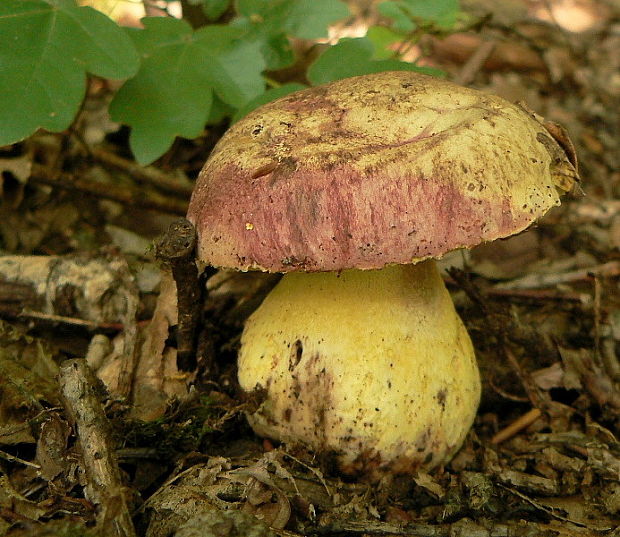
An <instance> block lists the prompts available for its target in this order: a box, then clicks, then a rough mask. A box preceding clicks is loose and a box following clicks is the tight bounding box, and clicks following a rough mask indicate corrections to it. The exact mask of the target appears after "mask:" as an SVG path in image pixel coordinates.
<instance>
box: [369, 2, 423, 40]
mask: <svg viewBox="0 0 620 537" xmlns="http://www.w3.org/2000/svg"><path fill="white" fill-rule="evenodd" d="M377 9H378V10H379V13H381V15H383V16H384V17H387V18H388V19H392V28H393V29H394V30H395V31H397V32H400V33H403V34H408V33H411V32H413V31H414V30H415V29H416V28H417V24H416V23H415V22H413V21H412V20H411V16H410V14H409V13H408V11H407V10H406V9H404V8H403V6H402V2H392V1H387V2H381V3H380V4H379V6H378V8H377Z"/></svg>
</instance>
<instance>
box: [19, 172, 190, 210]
mask: <svg viewBox="0 0 620 537" xmlns="http://www.w3.org/2000/svg"><path fill="white" fill-rule="evenodd" d="M29 181H30V182H32V183H40V184H44V185H50V186H53V187H57V188H63V189H65V190H75V191H78V192H84V193H87V194H92V195H94V196H97V197H100V198H105V199H109V200H113V201H117V202H119V203H122V204H124V205H128V206H130V207H141V208H143V209H153V210H155V211H160V212H163V213H170V214H178V215H184V214H185V213H186V212H187V201H185V200H179V199H175V198H173V197H171V196H169V195H168V196H165V195H163V194H159V193H157V192H153V191H149V190H145V189H141V188H135V187H128V186H122V187H120V186H117V185H115V184H113V183H100V182H96V181H89V180H87V179H82V178H80V177H77V176H76V175H73V174H69V173H66V172H61V171H58V170H54V169H51V168H48V167H46V166H41V165H40V164H35V163H33V164H32V175H31V176H30V179H29Z"/></svg>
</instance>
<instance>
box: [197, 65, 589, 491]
mask: <svg viewBox="0 0 620 537" xmlns="http://www.w3.org/2000/svg"><path fill="white" fill-rule="evenodd" d="M577 180H578V176H577V171H576V162H575V158H574V151H573V150H572V146H571V144H570V141H569V140H568V138H567V136H566V135H565V133H564V131H563V130H562V129H561V127H559V126H557V125H554V124H547V123H543V122H542V120H541V118H540V117H538V116H536V115H535V114H533V113H532V112H530V111H529V110H527V109H526V108H524V107H523V106H520V105H514V104H511V103H509V102H507V101H505V100H503V99H501V98H499V97H496V96H492V95H486V94H484V93H481V92H479V91H475V90H472V89H467V88H463V87H460V86H457V85H455V84H452V83H450V82H446V81H444V80H440V79H436V78H432V77H428V76H424V75H421V74H417V73H412V72H384V73H379V74H372V75H366V76H360V77H354V78H349V79H345V80H340V81H337V82H333V83H330V84H327V85H324V86H319V87H314V88H310V89H306V90H302V91H299V92H295V93H292V94H290V95H288V96H286V97H284V98H281V99H279V100H277V101H274V102H272V103H269V104H266V105H264V106H262V107H261V108H259V109H257V110H255V111H254V112H252V113H251V114H249V115H248V116H246V117H245V118H244V119H243V120H241V121H239V122H238V123H236V124H235V125H233V126H232V127H231V128H230V129H229V130H228V132H227V133H226V134H225V135H224V136H223V137H222V139H221V141H220V142H219V143H218V145H217V146H216V148H215V149H214V151H213V153H212V154H211V156H210V158H209V160H208V161H207V163H206V164H205V166H204V168H203V170H202V172H201V174H200V177H199V179H198V183H197V185H196V188H195V190H194V193H193V196H192V199H191V203H190V208H189V212H188V218H189V219H190V221H192V222H193V223H194V224H195V226H196V229H197V232H198V236H199V245H198V257H199V258H200V259H201V260H202V261H204V262H206V263H208V264H211V265H214V266H217V267H229V268H234V269H238V270H242V271H247V270H261V271H270V272H282V273H284V276H283V278H282V279H281V281H280V282H279V283H278V285H277V286H276V287H275V288H274V289H273V291H271V293H270V294H269V295H268V296H267V297H266V298H265V300H264V302H263V303H262V305H261V306H260V307H259V308H258V309H257V310H256V311H255V312H254V313H253V314H252V316H251V317H250V318H249V319H248V321H247V322H246V325H245V329H244V331H243V334H242V337H241V348H240V351H239V361H238V378H239V384H240V386H241V388H242V389H243V390H245V391H246V392H252V391H254V390H257V389H261V390H262V391H263V394H264V399H263V400H262V403H261V405H260V407H259V408H258V410H256V411H255V412H254V413H252V414H250V415H249V416H248V420H249V422H250V424H251V426H252V427H253V429H254V431H255V432H256V433H257V434H259V435H261V436H264V437H269V438H273V439H276V440H279V441H283V442H287V443H297V444H303V445H305V446H307V447H309V448H311V449H313V450H315V451H317V452H320V453H323V454H325V453H327V454H332V455H333V456H334V457H335V460H336V462H337V465H338V467H339V469H340V470H341V471H342V472H344V473H346V474H349V475H363V476H365V477H366V478H367V479H370V480H376V479H379V478H381V477H382V476H384V475H386V474H393V473H401V472H414V471H416V470H418V469H421V468H423V469H429V468H432V467H434V466H436V465H438V464H442V463H445V462H447V461H448V460H449V459H450V458H451V457H452V456H453V455H454V454H455V452H456V451H457V450H458V449H459V447H460V446H461V444H462V442H463V441H464V438H465V436H466V434H467V432H468V430H469V428H470V427H471V424H472V422H473V420H474V417H475V414H476V410H477V406H478V402H479V398H480V379H479V373H478V369H477V365H476V359H475V355H474V350H473V347H472V344H471V341H470V338H469V336H468V334H467V331H466V329H465V328H464V325H463V323H462V321H461V319H460V318H459V316H458V314H457V313H456V311H455V309H454V306H453V304H452V301H451V299H450V296H449V294H448V292H447V290H446V288H445V286H444V284H443V281H442V278H441V277H440V275H439V273H438V270H437V268H436V265H435V261H434V259H436V258H439V257H441V256H442V255H443V254H445V253H446V252H448V251H451V250H454V249H457V248H470V247H473V246H475V245H477V244H479V243H481V242H486V241H492V240H495V239H498V238H501V237H507V236H509V235H513V234H515V233H518V232H520V231H522V230H524V229H525V228H527V227H528V226H529V225H530V224H531V223H533V222H534V221H536V220H537V219H538V218H540V217H541V216H543V215H544V214H545V213H546V212H547V211H548V210H549V209H550V208H551V207H553V206H555V205H559V203H560V195H561V193H563V192H566V191H570V190H571V189H572V188H573V185H574V184H576V181H577Z"/></svg>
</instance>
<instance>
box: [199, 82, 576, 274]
mask: <svg viewBox="0 0 620 537" xmlns="http://www.w3.org/2000/svg"><path fill="white" fill-rule="evenodd" d="M577 180H578V176H577V170H576V162H575V159H574V152H573V151H572V146H571V144H570V141H569V140H568V138H567V137H566V136H565V134H564V131H563V130H562V129H561V128H560V127H558V126H557V125H554V124H548V123H543V122H542V121H541V119H540V118H539V117H538V116H536V115H535V114H533V113H531V112H530V111H528V110H527V109H526V108H525V107H523V106H520V105H516V104H511V103H509V102H507V101H505V100H504V99H502V98H500V97H497V96H493V95H487V94H485V93H482V92H480V91H476V90H472V89H468V88H464V87H461V86H458V85H456V84H452V83H450V82H446V81H445V80H441V79H437V78H433V77H429V76H425V75H421V74H418V73H413V72H404V71H403V72H384V73H378V74H372V75H365V76H359V77H354V78H349V79H344V80H340V81H337V82H333V83H330V84H327V85H324V86H318V87H314V88H309V89H306V90H302V91H298V92H295V93H292V94H290V95H288V96H286V97H283V98H281V99H278V100H276V101H273V102H271V103H268V104H266V105H264V106H262V107H260V108H258V109H257V110H255V111H253V112H252V113H250V114H249V115H248V116H246V117H245V118H244V119H242V120H241V121H239V122H238V123H236V124H235V125H233V126H232V127H231V128H230V129H229V130H228V131H227V132H226V134H225V135H224V136H223V137H222V139H221V140H220V142H219V143H218V144H217V146H216V147H215V149H214V150H213V153H212V154H211V156H210V158H209V159H208V161H207V162H206V164H205V166H204V168H203V170H202V171H201V173H200V176H199V178H198V182H197V184H196V188H195V190H194V193H193V195H192V199H191V202H190V207H189V212H188V219H189V220H190V221H191V222H192V223H194V225H195V226H196V229H197V231H198V237H199V239H198V257H199V258H200V259H201V260H202V261H205V262H206V263H209V264H211V265H214V266H219V267H229V268H236V269H240V270H264V271H270V272H291V271H308V272H313V271H332V270H343V269H348V268H358V269H376V268H381V267H384V266H386V265H388V264H395V263H400V264H404V263H415V262H418V261H420V260H422V259H426V258H439V257H441V256H442V255H443V254H445V253H446V252H448V251H450V250H454V249H457V248H462V247H472V246H475V245H477V244H479V243H481V242H486V241H492V240H495V239H498V238H501V237H507V236H510V235H513V234H515V233H518V232H520V231H522V230H523V229H525V228H527V227H528V226H529V225H530V224H531V223H532V222H534V221H535V220H537V219H538V218H540V217H541V216H543V215H544V214H545V213H546V212H547V211H548V210H549V209H550V208H551V207H553V206H555V205H559V203H560V194H561V193H562V192H565V191H569V190H571V189H572V188H573V185H574V184H575V182H576V181H577Z"/></svg>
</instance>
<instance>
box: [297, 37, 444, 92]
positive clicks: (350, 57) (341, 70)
mask: <svg viewBox="0 0 620 537" xmlns="http://www.w3.org/2000/svg"><path fill="white" fill-rule="evenodd" d="M373 54H374V46H373V43H372V41H371V40H370V39H369V38H367V37H360V38H355V39H341V40H340V41H339V42H338V43H337V44H336V45H334V46H333V47H330V48H328V49H327V50H326V51H325V52H324V53H323V54H321V56H319V58H318V59H317V60H316V61H315V62H314V63H313V64H312V65H311V66H310V67H309V68H308V73H307V76H308V80H310V82H312V84H314V85H319V84H325V83H326V82H331V81H332V80H340V79H342V78H348V77H350V76H357V75H366V74H370V73H379V72H382V71H418V72H423V73H426V74H437V73H438V72H439V71H438V70H437V69H428V68H424V67H419V66H417V65H415V64H413V63H409V62H402V61H399V60H389V59H387V60H373V59H372V57H373Z"/></svg>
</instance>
